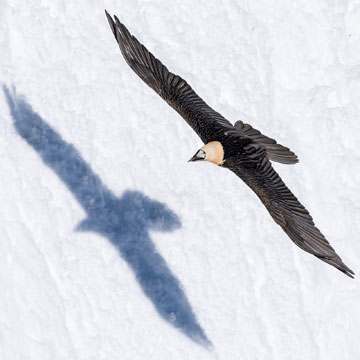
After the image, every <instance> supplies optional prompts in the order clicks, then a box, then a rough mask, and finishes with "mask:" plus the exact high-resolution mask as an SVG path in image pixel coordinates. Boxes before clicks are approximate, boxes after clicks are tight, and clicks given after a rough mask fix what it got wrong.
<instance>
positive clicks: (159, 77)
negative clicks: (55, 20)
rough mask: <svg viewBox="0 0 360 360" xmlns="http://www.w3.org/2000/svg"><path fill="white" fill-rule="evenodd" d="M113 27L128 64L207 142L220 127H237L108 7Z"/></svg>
mask: <svg viewBox="0 0 360 360" xmlns="http://www.w3.org/2000/svg"><path fill="white" fill-rule="evenodd" d="M105 13H106V16H107V19H108V21H109V24H110V27H111V30H112V32H113V34H114V36H115V39H116V41H117V42H118V44H119V47H120V50H121V53H122V54H123V56H124V58H125V60H126V62H127V63H128V65H129V66H130V67H131V68H132V69H133V70H134V71H135V73H136V74H137V75H138V76H139V77H140V78H141V79H142V80H143V81H145V83H146V84H148V85H149V86H150V87H151V88H152V89H153V90H154V91H156V92H157V93H158V94H159V95H160V96H161V97H162V98H163V99H164V100H165V101H166V102H167V103H168V104H169V105H170V106H171V107H173V108H174V109H175V110H176V111H177V112H178V113H179V114H180V115H181V116H182V117H183V118H184V119H185V120H186V122H187V123H188V124H189V125H190V126H191V127H192V128H193V129H194V130H195V132H196V133H197V134H198V135H199V136H200V138H201V140H202V141H203V142H204V143H207V142H209V141H211V140H213V139H214V135H216V133H217V132H218V131H221V130H224V128H225V130H227V129H228V130H229V131H233V130H234V127H233V126H232V124H231V123H230V122H229V121H227V120H226V119H225V118H224V117H223V116H222V115H220V114H219V113H218V112H216V111H214V110H213V109H212V108H211V107H210V106H208V105H207V104H206V103H205V102H204V101H203V100H202V99H201V98H200V97H199V96H198V95H197V94H196V93H195V91H194V90H193V89H192V88H191V87H190V85H189V84H188V83H187V82H186V81H185V80H184V79H182V78H181V77H180V76H178V75H175V74H173V73H171V72H170V71H169V70H168V69H167V68H166V66H164V65H163V64H162V63H161V62H160V61H159V60H158V59H156V58H155V57H154V56H153V55H152V54H151V53H150V52H149V51H148V50H147V49H146V48H145V47H144V46H143V45H142V44H141V43H140V42H139V41H138V40H137V39H136V38H135V37H134V36H133V35H131V34H130V32H129V31H128V30H127V28H126V27H125V26H124V25H123V24H122V23H121V22H120V21H119V19H118V18H117V17H116V16H114V18H115V21H114V20H113V19H112V17H111V16H110V15H109V14H108V13H107V11H106V10H105Z"/></svg>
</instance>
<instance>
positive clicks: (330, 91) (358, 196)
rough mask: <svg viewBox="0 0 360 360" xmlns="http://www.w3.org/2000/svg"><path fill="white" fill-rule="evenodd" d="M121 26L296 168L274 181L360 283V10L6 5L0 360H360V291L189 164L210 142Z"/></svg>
mask: <svg viewBox="0 0 360 360" xmlns="http://www.w3.org/2000/svg"><path fill="white" fill-rule="evenodd" d="M105 8H106V9H107V10H108V11H109V12H110V13H111V14H116V15H118V16H119V18H120V19H121V21H123V22H124V24H125V25H126V26H127V27H128V28H129V30H130V31H131V32H132V33H133V34H134V35H135V36H137V37H138V39H139V40H140V41H141V42H142V43H143V44H145V46H147V47H148V49H149V50H150V51H152V52H153V53H154V55H155V56H156V57H158V58H159V59H160V60H161V61H162V62H163V63H164V64H165V65H166V66H167V67H168V68H169V69H170V70H171V71H173V72H175V73H177V74H179V75H181V76H183V77H184V78H185V79H186V80H187V81H188V82H189V83H190V84H191V85H192V87H193V88H194V89H195V91H196V92H197V93H198V94H199V95H200V96H201V97H203V98H204V100H205V101H206V102H207V103H209V105H211V106H212V107H213V108H214V109H216V110H217V111H219V112H220V113H222V114H223V115H224V116H225V117H227V118H228V119H229V120H230V121H232V122H235V121H236V120H238V119H241V120H243V121H245V122H249V123H250V124H252V125H253V126H254V127H255V128H258V129H259V130H261V131H262V132H263V133H265V134H267V135H268V136H270V137H274V138H276V139H277V140H278V141H279V142H280V143H282V144H284V145H286V146H289V147H290V148H291V149H292V150H293V151H295V153H296V154H297V155H298V156H299V158H300V163H299V164H297V165H295V166H284V165H276V164H275V167H276V169H277V170H278V171H279V173H280V174H281V176H282V178H283V179H284V181H285V182H286V183H287V185H288V186H289V188H290V189H292V190H293V192H294V193H295V194H296V195H297V196H298V198H299V199H300V200H301V202H302V203H303V204H304V205H305V206H306V207H307V208H308V210H309V211H310V213H311V214H312V216H313V217H314V220H315V223H316V225H317V226H318V227H319V228H320V229H321V231H322V232H323V233H324V234H325V236H326V237H327V239H328V240H329V241H330V243H331V244H332V245H333V247H334V248H335V249H336V251H337V252H338V254H339V255H340V256H341V257H342V258H343V260H344V262H345V263H346V264H347V265H348V266H349V267H350V268H352V269H353V270H354V271H355V273H359V266H358V263H359V257H360V236H359V233H360V225H359V224H360V205H359V204H360V191H359V186H360V155H359V149H358V143H359V139H360V121H359V119H360V1H359V0H353V1H347V0H335V1H334V0H319V1H311V0H300V1H287V0H271V1H269V0H267V1H265V0H257V1H253V2H250V1H246V0H242V1H240V0H225V1H220V0H212V1H211V0H207V1H205V0H201V1H196V2H194V1H191V0H181V1H180V0H176V1H162V0H148V1H141V0H131V1H130V0H124V1H120V2H119V1H114V0H108V1H104V2H101V3H100V2H98V1H85V0H78V1H72V2H70V1H60V0H57V1H53V0H51V1H50V0H42V1H41V2H40V1H35V0H27V1H20V0H9V1H6V2H5V1H3V2H0V54H1V56H0V69H1V70H0V85H1V86H2V87H3V88H2V89H3V90H5V89H6V88H7V89H8V98H7V97H6V91H0V108H1V109H2V111H1V113H0V137H1V140H0V174H1V186H0V201H1V204H2V206H1V208H0V239H1V240H0V244H1V251H0V289H1V291H0V308H1V310H0V359H4V360H13V359H36V360H42V359H96V360H98V359H131V360H136V359H157V360H159V359H161V360H162V359H164V360H165V359H182V360H184V359H214V358H219V359H266V360H270V359H274V360H275V359H276V360H282V359H327V360H331V359H348V360H350V359H351V360H353V359H359V358H360V345H359V340H358V338H359V332H360V306H359V299H360V286H359V281H358V277H356V278H355V280H351V279H350V278H348V277H346V276H344V275H343V274H342V273H341V272H339V271H337V270H336V269H334V268H332V267H330V266H328V265H327V264H325V263H323V262H321V261H319V260H318V259H316V258H315V257H313V256H311V255H309V254H307V253H305V252H303V251H301V250H300V249H299V248H297V247H296V246H295V245H294V244H293V243H292V242H291V241H290V239H289V238H288V237H287V236H286V235H285V233H284V232H283V231H282V230H281V228H280V227H279V226H277V225H276V224H275V223H274V222H273V220H272V219H271V217H270V216H269V214H268V213H267V211H266V209H265V208H264V206H263V205H262V204H261V203H260V201H259V200H258V199H257V197H256V196H255V195H254V194H253V193H252V192H251V190H250V189H249V188H247V187H246V186H245V185H244V184H243V183H242V182H241V180H239V179H238V178H237V177H236V176H234V175H233V174H232V173H230V172H229V171H226V170H223V169H220V168H216V167H215V166H213V165H212V164H198V163H187V160H188V159H189V158H190V157H191V156H192V155H193V154H194V153H195V152H196V151H197V150H198V148H200V147H201V146H202V144H201V141H200V139H199V138H198V137H197V136H196V134H195V133H194V132H193V131H192V129H191V128H190V127H189V126H188V125H187V124H186V123H185V121H183V120H182V119H181V118H180V117H179V115H178V114H177V113H176V112H175V111H174V110H173V109H171V108H170V107H169V106H168V105H167V104H166V103H165V102H164V101H163V100H162V99H161V98H159V97H158V96H157V95H156V94H155V93H154V92H153V91H152V90H151V89H150V88H148V87H147V86H146V85H145V84H144V83H143V82H142V81H141V80H140V79H139V78H138V77H137V75H136V74H135V73H133V72H132V70H131V69H130V68H129V67H128V65H127V64H126V62H125V61H124V59H123V58H122V56H121V54H120V51H119V49H118V47H117V44H116V42H115V40H114V37H113V35H112V33H111V30H110V28H109V25H108V23H107V21H106V18H105V14H104V9H105ZM11 99H12V100H11ZM11 101H14V102H15V103H14V106H13V113H11ZM9 105H10V106H9ZM31 109H32V110H31ZM35 114H37V115H35ZM36 124H37V125H36ZM35 125H36V126H38V125H39V126H40V129H42V130H39V131H37V130H36V129H33V127H35V128H36V126H35ZM44 129H46V130H44ZM41 131H43V132H41ZM25 139H27V141H25ZM29 139H30V140H29ZM31 139H32V140H33V141H34V143H31V141H32V140H31ZM70 144H71V145H72V146H73V147H71V146H70ZM72 166H74V167H73V168H72ZM102 201H103V203H102ZM99 204H100V205H99ZM101 204H103V205H101ZM109 204H110V205H111V206H113V207H112V208H111V209H110V210H109ZM111 210H113V212H112V211H111ZM90 215H91V216H90ZM86 219H88V220H89V219H90V220H89V221H88V222H87V223H86V222H83V221H84V220H86ZM81 223H82V226H80V227H79V224H81ZM117 226H118V227H117ZM86 227H87V230H86V229H85V228H86ZM119 234H120V235H119ZM116 239H117V240H116ZM124 239H125V240H124ZM123 240H124V241H125V242H124V243H121V241H123ZM116 241H119V244H120V243H121V244H120V245H119V246H120V248H117V247H116V246H114V243H116ZM126 241H128V243H126ZM133 242H138V246H139V249H140V250H139V249H138V248H136V249H135V250H136V251H139V252H140V254H141V256H140V260H139V258H137V257H136V255H135V257H132V255H127V248H126V246H127V245H126V244H130V245H131V244H133ZM123 244H125V245H123ZM152 246H153V247H152ZM149 249H150V250H149ZM132 250H134V249H132ZM135 253H136V252H135ZM131 254H132V253H131ZM149 254H150V255H149ZM127 256H128V257H127ZM142 260H144V261H145V262H146V261H148V262H149V269H160V270H159V274H157V275H155V277H154V278H151V276H150V280H149V279H148V278H147V276H148V272H145V273H142V272H141V271H142V269H143V268H142V267H141V266H140V265H141V264H140V265H139V264H138V263H137V261H142ZM159 264H160V265H159ZM137 266H139V267H137ZM157 266H159V268H157ZM137 271H138V272H137ZM154 279H155V280H156V281H155V280H154ZM159 279H160V280H161V279H162V280H161V281H160V282H159V281H158V280H159ZM152 280H154V281H152ZM146 291H148V293H147V294H146ZM177 300H178V302H176V301H177ZM168 307H170V308H171V307H174V309H175V313H176V311H178V313H176V314H175V313H172V310H171V311H170V310H169V308H168ZM161 312H163V316H161V315H160V314H161ZM181 321H182V322H181ZM201 329H202V330H201ZM206 337H207V339H208V340H209V342H211V343H212V347H211V346H206V344H204V342H206V340H205V339H206Z"/></svg>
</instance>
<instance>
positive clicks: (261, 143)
mask: <svg viewBox="0 0 360 360" xmlns="http://www.w3.org/2000/svg"><path fill="white" fill-rule="evenodd" d="M105 14H106V17H107V19H108V21H109V24H110V27H111V30H112V32H113V34H114V36H115V39H116V41H117V43H118V45H119V47H120V50H121V53H122V55H123V56H124V58H125V60H126V62H127V63H128V65H129V66H130V67H131V69H132V70H134V71H135V73H136V74H137V75H138V76H139V77H140V78H141V79H142V80H143V81H144V82H145V83H146V84H147V85H149V86H150V87H151V88H152V89H153V90H154V91H156V92H157V93H158V94H159V95H160V96H161V97H162V98H163V99H164V100H165V101H166V102H167V103H168V104H169V105H170V106H171V107H172V108H174V109H175V110H176V111H177V112H178V113H179V114H180V115H181V116H182V117H183V118H184V119H185V121H186V122H187V123H188V124H189V125H190V126H191V127H192V129H193V130H194V131H195V132H196V133H197V134H198V135H199V137H200V139H201V140H202V141H203V142H204V144H205V145H204V146H203V147H202V148H201V149H199V150H198V151H197V152H196V154H195V155H194V156H193V157H192V158H191V159H190V160H189V161H209V162H212V163H214V164H216V165H217V166H220V167H223V168H227V169H229V170H231V171H232V172H234V173H235V174H236V175H237V176H238V177H240V179H242V180H243V181H244V182H245V183H246V184H247V185H248V186H249V187H250V188H251V189H252V190H253V191H254V192H255V193H256V195H257V196H258V197H259V199H260V200H261V201H262V203H263V204H264V205H265V207H266V209H267V210H268V211H269V213H270V215H271V216H272V218H273V219H274V221H275V222H276V223H277V224H279V225H280V226H281V227H282V229H283V230H284V231H285V232H286V234H287V235H288V236H289V237H290V239H291V240H292V241H293V242H294V243H295V244H296V245H297V246H299V247H300V248H301V249H303V250H305V251H307V252H308V253H310V254H313V255H315V256H316V257H318V258H319V259H320V260H322V261H324V262H326V263H328V264H330V265H332V266H334V267H336V268H337V269H339V270H340V271H342V272H343V273H344V274H346V275H348V276H350V277H351V278H353V275H355V274H354V272H353V271H352V270H351V269H350V268H348V267H347V266H346V265H345V264H344V263H343V262H342V260H341V258H340V256H339V255H337V253H336V252H335V250H334V249H333V248H332V246H331V245H330V244H329V242H328V241H327V240H326V239H325V237H324V235H323V234H322V233H321V232H320V231H319V229H318V228H317V227H316V226H315V224H314V222H313V219H312V217H311V215H310V214H309V212H308V211H307V210H306V209H305V208H304V206H303V205H302V204H301V203H300V202H299V200H298V199H297V198H296V197H295V195H294V194H293V193H292V192H291V191H290V190H289V189H288V187H287V186H286V185H285V184H284V182H283V181H282V180H281V178H280V176H279V175H278V174H277V172H276V171H275V170H274V168H273V167H272V165H271V161H276V162H279V163H282V164H295V163H297V162H298V158H297V156H296V155H295V154H294V153H293V152H292V151H290V150H289V148H287V147H285V146H282V145H280V144H278V143H277V142H276V141H275V140H274V139H271V138H269V137H267V136H265V135H263V134H261V133H260V131H258V130H256V129H254V128H253V127H251V126H250V125H248V124H245V123H243V122H242V121H237V122H236V123H235V124H234V125H232V124H231V123H230V122H229V121H228V120H226V119H225V118H224V117H223V116H222V115H221V114H219V113H218V112H216V111H214V110H213V109H212V108H211V107H210V106H209V105H207V104H206V103H205V102H204V101H203V100H202V99H201V98H200V97H199V96H198V95H197V94H196V93H195V91H194V90H193V89H192V88H191V86H190V85H189V84H188V83H187V82H186V81H185V80H184V79H182V78H181V77H180V76H178V75H175V74H173V73H172V72H170V71H169V70H168V69H167V68H166V66H165V65H163V64H162V63H161V62H160V60H158V59H157V58H155V57H154V55H153V54H151V53H150V52H149V51H148V50H147V49H146V48H145V46H144V45H142V44H141V43H140V42H139V41H138V40H137V39H136V38H135V37H134V36H133V35H131V34H130V32H129V31H128V29H127V28H126V27H125V26H124V25H123V24H122V23H121V22H120V21H119V19H118V18H117V17H116V16H114V19H113V18H112V17H111V16H110V15H109V14H108V12H107V11H106V10H105Z"/></svg>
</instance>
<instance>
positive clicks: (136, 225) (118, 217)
mask: <svg viewBox="0 0 360 360" xmlns="http://www.w3.org/2000/svg"><path fill="white" fill-rule="evenodd" d="M3 90H4V93H5V97H6V100H7V103H8V105H9V109H10V113H11V116H12V118H13V120H14V126H15V129H16V131H17V132H18V133H19V135H20V136H21V137H22V138H23V139H24V140H25V141H26V142H27V143H28V144H29V145H31V146H32V147H33V148H34V149H35V150H36V151H37V153H38V154H39V156H40V157H41V159H42V160H43V162H44V163H45V164H46V165H47V166H49V167H50V168H51V169H53V170H54V171H55V173H56V174H57V175H58V176H59V178H60V179H61V180H62V181H63V182H64V184H65V185H66V186H67V188H68V189H69V190H70V191H71V193H72V194H73V195H74V197H75V198H76V199H77V201H78V202H79V203H80V205H81V206H82V207H83V209H84V210H85V212H86V213H87V218H86V219H85V220H83V221H82V222H81V223H80V224H79V225H78V226H77V228H76V229H77V230H82V231H93V232H97V233H99V234H101V235H102V236H104V237H105V238H107V239H108V240H109V241H110V242H111V243H112V244H113V245H114V246H115V247H116V248H117V249H118V251H119V253H120V255H121V257H122V258H123V259H124V260H125V261H126V262H127V263H128V265H129V267H130V268H131V269H132V271H133V272H134V274H135V277H136V280H137V281H138V283H139V285H140V287H141V288H142V290H143V292H144V294H145V295H146V296H147V297H148V299H149V300H150V301H151V302H152V304H153V305H154V307H155V309H156V310H157V312H158V313H159V314H160V316H161V317H162V318H163V319H165V320H166V321H167V322H169V323H170V324H171V325H172V326H174V327H176V328H178V329H179V330H181V331H182V332H183V333H185V334H186V335H187V336H188V337H189V338H190V339H192V340H193V341H195V342H197V343H199V344H201V345H203V346H206V347H210V346H211V343H210V341H209V340H208V338H207V337H206V334H205V332H204V331H203V329H202V328H201V327H200V325H199V323H198V321H197V319H196V317H195V314H194V312H193V311H192V308H191V305H190V303H189V301H188V299H187V297H186V295H185V293H184V291H183V290H182V286H181V284H180V282H179V280H178V279H177V278H176V277H175V276H174V275H173V274H172V272H171V270H170V269H169V267H168V265H167V264H166V261H165V260H164V258H163V257H162V256H161V255H160V254H159V252H158V251H157V250H156V248H155V246H154V243H153V242H152V240H151V238H150V235H149V230H151V229H154V230H158V231H168V232H170V231H173V230H175V229H177V228H179V227H180V226H181V223H180V220H179V218H178V216H177V215H176V214H175V213H174V212H173V211H171V210H170V209H169V208H168V207H167V206H166V205H164V204H163V203H160V202H158V201H155V200H152V199H150V198H149V197H147V196H146V195H144V194H143V193H141V192H139V191H129V190H127V191H125V192H124V193H123V194H122V196H121V197H116V196H115V195H114V194H113V193H112V192H111V191H110V190H109V189H108V188H107V187H106V186H105V185H104V184H102V182H101V179H100V178H99V176H98V175H96V174H95V173H94V172H93V171H92V170H91V168H90V166H89V165H88V164H87V163H86V162H85V161H84V160H83V159H82V157H81V155H80V153H79V152H78V151H77V150H76V149H75V147H74V146H73V145H71V144H69V143H67V142H66V141H64V140H63V139H62V138H61V137H60V135H59V134H58V133H57V132H56V131H54V130H53V129H52V128H51V127H50V126H49V125H48V124H47V123H46V122H45V121H44V120H43V119H42V118H41V117H40V115H39V114H37V113H36V112H34V111H33V110H32V108H31V106H30V105H29V104H28V103H27V102H26V101H25V99H24V98H23V97H22V96H18V95H17V94H16V91H15V89H12V90H11V91H10V90H9V89H8V88H7V87H6V86H3Z"/></svg>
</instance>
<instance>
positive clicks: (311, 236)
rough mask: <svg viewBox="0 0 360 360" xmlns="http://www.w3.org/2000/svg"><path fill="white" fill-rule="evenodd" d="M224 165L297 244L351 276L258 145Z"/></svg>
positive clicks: (248, 146) (350, 271) (351, 273)
mask: <svg viewBox="0 0 360 360" xmlns="http://www.w3.org/2000/svg"><path fill="white" fill-rule="evenodd" d="M227 167H228V168H229V169H230V170H232V171H233V172H234V173H235V174H236V175H238V176H239V177H240V178H241V179H242V180H243V181H244V182H245V183H246V184H247V185H248V186H249V187H250V188H251V189H252V190H253V191H254V192H255V193H256V195H257V196H258V197H259V198H260V200H261V201H262V203H263V204H264V205H265V207H266V208H267V210H268V211H269V213H270V215H271V216H272V218H273V219H274V220H275V222H276V223H277V224H279V225H280V226H281V227H282V229H283V230H284V231H285V232H286V234H287V235H288V236H289V237H290V239H291V240H292V241H293V242H294V243H295V244H296V245H297V246H299V247H300V248H301V249H303V250H305V251H307V252H309V253H310V254H313V255H315V256H316V257H318V258H319V259H320V260H322V261H325V262H326V263H328V264H330V265H332V266H334V267H336V268H337V269H339V270H340V271H342V272H343V273H345V274H346V275H348V276H350V277H353V276H352V275H353V274H354V272H353V271H352V270H351V269H349V268H348V267H347V266H346V265H345V264H344V263H343V262H342V260H341V258H340V256H339V255H337V254H336V252H335V250H334V249H333V248H332V247H331V245H330V244H329V242H328V241H327V240H326V239H325V237H324V235H323V234H322V233H321V232H320V230H319V229H318V228H317V227H316V226H315V224H314V222H313V219H312V217H311V215H310V214H309V212H308V211H307V210H306V209H305V208H304V206H303V205H302V204H301V203H300V202H299V200H298V199H297V198H296V197H295V195H294V194H293V193H292V192H291V191H290V190H289V188H288V187H287V186H286V185H285V183H284V182H283V181H282V180H281V178H280V176H279V175H278V174H277V172H276V171H275V170H274V168H273V167H272V166H271V163H270V161H269V159H268V157H267V156H266V152H265V149H264V148H263V147H262V146H261V145H258V144H254V143H252V144H249V145H247V146H246V147H245V149H244V152H243V154H242V155H241V157H239V158H237V159H235V160H234V161H231V162H230V163H229V164H228V165H227Z"/></svg>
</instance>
